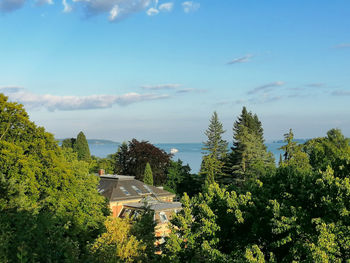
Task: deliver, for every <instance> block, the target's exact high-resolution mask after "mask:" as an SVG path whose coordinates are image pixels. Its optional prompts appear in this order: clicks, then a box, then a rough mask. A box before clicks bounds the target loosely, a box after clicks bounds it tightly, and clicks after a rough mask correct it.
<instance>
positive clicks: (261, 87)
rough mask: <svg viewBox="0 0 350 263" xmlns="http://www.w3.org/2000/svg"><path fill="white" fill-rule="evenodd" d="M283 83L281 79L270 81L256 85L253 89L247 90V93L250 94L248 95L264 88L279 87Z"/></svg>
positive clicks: (264, 89)
mask: <svg viewBox="0 0 350 263" xmlns="http://www.w3.org/2000/svg"><path fill="white" fill-rule="evenodd" d="M284 85H285V83H284V82H283V81H275V82H271V83H268V84H265V85H262V86H259V87H256V88H255V89H252V90H250V91H248V94H250V95H251V94H256V93H258V92H260V91H266V90H270V89H272V88H275V87H281V86H284Z"/></svg>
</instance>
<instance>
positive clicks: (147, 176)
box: [143, 163, 153, 185]
mask: <svg viewBox="0 0 350 263" xmlns="http://www.w3.org/2000/svg"><path fill="white" fill-rule="evenodd" d="M143 182H144V183H145V184H148V185H153V173H152V169H151V165H150V164H149V163H147V164H146V167H145V173H144V175H143Z"/></svg>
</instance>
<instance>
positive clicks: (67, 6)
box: [62, 0, 72, 13]
mask: <svg viewBox="0 0 350 263" xmlns="http://www.w3.org/2000/svg"><path fill="white" fill-rule="evenodd" d="M62 5H63V13H70V12H71V11H72V6H71V5H70V4H68V3H67V0H62Z"/></svg>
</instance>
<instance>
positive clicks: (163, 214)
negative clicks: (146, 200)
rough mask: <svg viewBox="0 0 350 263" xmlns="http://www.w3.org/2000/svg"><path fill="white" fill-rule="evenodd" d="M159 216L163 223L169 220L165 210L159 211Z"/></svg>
mask: <svg viewBox="0 0 350 263" xmlns="http://www.w3.org/2000/svg"><path fill="white" fill-rule="evenodd" d="M159 218H160V221H161V222H162V223H165V222H167V221H168V218H167V217H166V214H165V213H164V212H160V213H159Z"/></svg>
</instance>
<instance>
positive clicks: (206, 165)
mask: <svg viewBox="0 0 350 263" xmlns="http://www.w3.org/2000/svg"><path fill="white" fill-rule="evenodd" d="M223 165H224V163H223V162H222V161H220V160H218V159H217V158H215V156H213V155H212V154H210V155H208V156H203V161H202V167H201V171H200V175H202V176H203V178H205V181H204V182H205V183H204V185H205V187H207V186H208V185H210V184H212V183H214V182H216V180H217V178H218V177H219V176H220V175H221V174H222V167H223Z"/></svg>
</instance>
